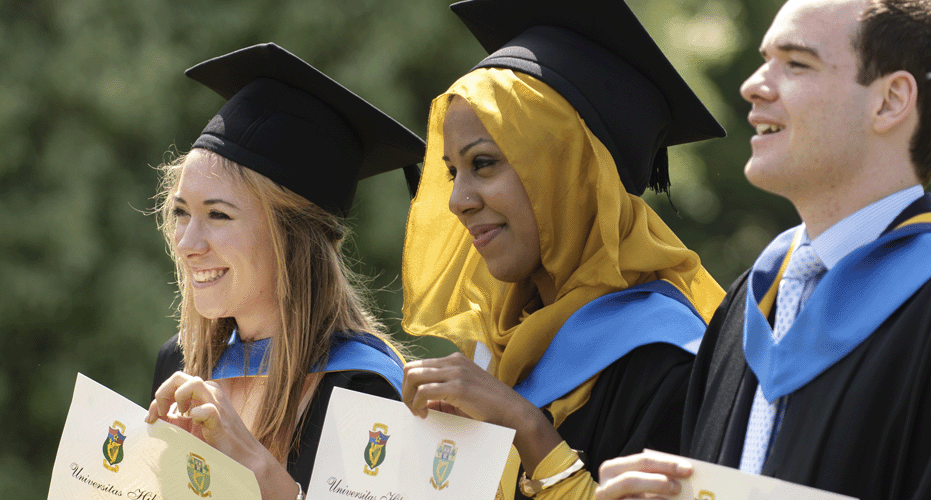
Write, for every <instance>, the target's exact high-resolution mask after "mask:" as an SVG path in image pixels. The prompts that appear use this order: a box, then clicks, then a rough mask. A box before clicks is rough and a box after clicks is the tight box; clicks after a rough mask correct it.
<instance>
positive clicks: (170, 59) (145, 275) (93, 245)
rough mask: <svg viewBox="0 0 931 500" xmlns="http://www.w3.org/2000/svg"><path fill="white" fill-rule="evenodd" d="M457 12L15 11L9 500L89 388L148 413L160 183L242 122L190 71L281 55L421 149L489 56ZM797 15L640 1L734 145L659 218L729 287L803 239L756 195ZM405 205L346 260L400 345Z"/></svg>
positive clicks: (709, 149) (0, 205) (697, 163)
mask: <svg viewBox="0 0 931 500" xmlns="http://www.w3.org/2000/svg"><path fill="white" fill-rule="evenodd" d="M447 3H448V2H447V1H441V0H302V1H294V0H280V1H277V2H256V1H253V0H223V1H218V0H186V1H178V0H162V1H152V0H149V1H129V2H125V1H122V2H120V1H114V0H55V1H51V0H32V1H29V2H16V1H14V2H0V61H2V70H0V137H3V142H2V144H3V147H2V154H0V235H2V236H0V408H2V410H0V442H3V443H4V444H5V446H3V447H2V448H0V498H3V499H8V498H40V497H41V496H43V495H44V494H43V493H42V492H43V491H44V489H45V488H46V485H47V484H48V480H49V475H50V473H51V466H52V460H53V458H54V455H55V452H56V449H57V443H58V440H59V436H60V434H61V429H62V426H63V425H64V419H65V416H66V414H67V411H68V405H69V402H70V399H71V392H72V390H73V384H74V380H75V374H76V372H78V371H81V372H83V373H85V374H87V375H88V376H90V377H92V378H94V379H96V380H98V381H100V382H102V383H104V384H105V385H108V386H110V387H112V388H113V389H115V390H116V391H118V392H120V393H122V394H124V395H126V396H127V397H129V398H131V399H133V400H135V401H136V402H137V403H139V404H140V405H143V406H146V405H147V404H148V397H149V390H150V384H151V373H152V369H153V363H154V356H155V353H156V351H157V349H158V347H159V346H160V345H161V344H162V343H163V342H164V341H165V339H167V338H168V337H169V336H171V335H172V334H173V333H174V328H175V326H174V320H173V319H172V309H171V305H172V303H173V301H174V298H175V295H174V287H173V285H172V283H171V282H172V280H173V277H172V266H171V263H170V261H169V259H168V257H167V255H166V252H165V245H164V243H163V242H162V241H161V239H160V236H159V234H158V233H157V231H156V228H155V221H154V219H153V218H152V217H151V216H147V215H145V212H146V211H147V210H148V209H150V208H152V205H153V200H152V196H153V194H154V192H155V183H156V176H155V172H154V170H153V169H152V168H151V166H154V165H157V164H159V163H161V162H162V161H163V160H164V159H165V158H166V151H168V150H170V149H172V148H174V149H178V150H186V149H187V148H188V147H189V146H190V144H191V143H192V142H193V140H194V139H195V138H196V137H197V135H198V134H199V132H200V130H201V128H202V127H203V126H204V124H206V122H207V120H208V119H209V118H210V117H211V116H213V114H214V113H215V112H216V110H217V109H219V107H220V106H221V105H222V102H223V101H222V99H220V98H219V97H218V96H216V95H214V94H213V93H212V92H210V91H209V90H207V89H206V88H204V87H202V86H200V85H197V84H195V83H194V82H192V81H189V80H188V79H186V78H185V77H184V76H183V70H184V69H185V68H187V67H189V66H191V65H193V64H195V63H197V62H200V61H203V60H205V59H208V58H210V57H214V56H217V55H220V54H223V53H226V52H229V51H231V50H234V49H238V48H241V47H245V46H247V45H251V44H254V43H260V42H266V41H274V42H276V43H278V44H280V45H282V46H284V47H285V48H287V49H289V50H291V51H292V52H294V53H296V54H298V55H299V56H301V57H302V58H304V59H305V60H307V61H308V62H310V63H311V64H314V65H315V66H317V67H318V68H320V69H322V70H323V71H325V72H326V73H328V74H329V75H331V76H332V77H333V78H335V79H336V80H338V81H340V82H342V83H343V84H344V85H346V86H347V87H349V88H350V89H352V90H354V91H355V92H356V93H358V94H360V95H361V96H363V97H365V98H366V99H368V100H369V101H371V102H372V103H373V104H375V105H377V106H379V107H380V108H382V109H383V110H385V111H386V112H388V113H389V114H391V115H393V116H394V117H396V118H397V119H398V120H399V121H400V122H402V123H404V124H406V125H407V126H408V127H410V128H411V129H412V130H414V131H416V132H418V133H420V134H423V132H424V130H425V128H426V124H425V121H426V116H427V111H428V108H429V104H430V100H431V99H432V98H433V97H434V96H436V95H437V94H439V93H440V92H442V91H443V90H444V89H445V88H446V87H447V86H448V85H449V84H450V83H451V82H452V81H454V80H455V79H456V78H457V77H458V76H460V75H461V74H463V73H465V72H466V71H468V70H469V68H471V67H472V65H473V64H475V63H476V62H477V61H478V60H479V59H480V58H481V57H482V56H483V55H484V53H483V51H482V50H481V48H480V47H479V45H478V43H476V42H475V41H474V40H473V39H472V38H471V36H470V35H469V33H468V32H467V30H465V28H464V27H463V26H462V25H461V23H459V21H458V20H457V19H456V17H455V16H454V15H453V14H452V13H451V12H449V10H448V9H447V8H446V6H447ZM779 3H781V2H779V1H777V0H650V1H647V0H631V1H630V4H631V6H632V8H633V9H634V10H635V11H636V13H637V14H638V15H639V16H640V18H641V20H642V21H643V22H644V24H645V25H646V26H647V28H648V29H649V30H650V32H651V33H652V34H653V35H654V37H655V38H656V39H657V41H658V42H659V44H660V46H662V47H663V48H664V49H665V50H666V52H667V54H668V55H669V57H670V59H672V60H673V63H674V64H675V65H676V66H677V67H678V68H679V69H680V71H682V73H683V74H684V75H685V77H686V79H687V80H688V81H689V82H690V84H692V86H693V87H694V88H695V90H696V92H697V93H698V94H699V95H700V96H701V97H702V98H703V99H704V100H705V102H706V103H707V104H708V105H709V107H710V108H711V109H712V111H713V113H714V114H715V116H717V117H718V118H719V120H720V121H721V122H722V123H723V124H724V125H725V127H726V128H727V130H728V132H729V136H728V138H727V139H723V140H716V141H709V142H706V143H702V144H698V145H692V146H685V147H678V148H674V150H673V151H671V162H672V166H673V176H672V178H673V191H672V200H673V202H674V204H675V206H676V207H677V208H678V214H676V213H675V211H674V210H673V208H672V207H671V205H670V204H669V202H668V201H667V200H666V199H665V196H663V197H657V196H648V197H647V198H648V200H649V201H650V203H651V205H653V206H654V207H655V208H656V209H657V210H658V211H659V212H660V214H662V215H663V216H664V218H665V219H666V220H667V221H668V222H669V224H670V225H671V226H672V227H673V229H674V230H675V231H676V232H677V233H678V234H679V235H680V237H681V238H682V239H683V240H684V241H685V242H686V243H687V244H688V245H689V246H691V247H692V248H694V249H696V250H697V251H698V252H699V254H700V255H701V257H702V259H703V261H704V262H705V264H706V266H707V267H708V269H709V270H710V271H711V272H712V274H713V275H714V276H715V277H716V278H717V279H718V280H719V281H720V282H721V284H722V285H723V286H725V287H727V285H728V284H729V283H730V282H731V281H732V280H733V279H734V278H735V277H736V276H737V275H738V274H739V273H740V272H741V271H742V270H743V269H745V268H747V267H748V266H750V265H751V264H752V262H753V259H754V258H755V257H756V255H757V254H758V253H759V252H760V250H761V249H762V248H763V246H764V245H765V244H766V243H767V242H768V241H769V240H770V239H771V238H772V237H773V236H774V235H775V234H776V233H777V232H778V231H779V230H780V229H782V228H785V227H787V226H789V225H792V224H794V223H797V220H798V219H797V216H796V215H795V212H794V210H792V208H791V206H790V205H788V203H787V202H785V201H784V200H781V199H778V198H775V197H773V196H770V195H768V194H765V193H762V192H760V191H759V190H756V189H754V188H752V187H750V186H749V185H748V183H747V182H746V181H745V180H744V178H743V174H742V166H743V164H744V162H745V161H746V158H747V157H748V155H749V145H748V144H749V143H748V139H749V136H750V135H751V130H750V127H749V126H748V125H746V121H745V116H746V112H747V110H748V109H749V107H748V105H747V104H746V103H744V102H743V101H741V100H740V98H739V95H738V87H739V85H740V83H741V82H742V81H743V79H744V78H746V77H747V76H748V75H749V74H750V73H751V72H752V71H753V70H754V69H755V68H756V66H757V65H758V64H759V55H758V54H757V50H756V48H757V45H758V44H759V40H760V38H761V37H762V34H763V32H764V31H765V29H766V27H767V25H768V24H769V22H770V20H771V19H772V16H773V14H774V13H775V11H776V9H777V8H778V4H779ZM408 202H409V200H407V198H406V190H405V188H404V183H403V179H402V176H401V175H400V173H398V174H397V175H394V174H389V175H384V176H381V177H379V178H377V179H375V180H369V181H365V182H363V183H362V185H361V186H360V191H359V196H358V207H357V209H356V211H355V215H354V217H353V221H352V223H353V225H354V226H355V228H356V235H355V237H354V240H353V244H352V245H351V247H350V249H349V250H350V254H351V256H352V257H353V259H354V260H355V261H356V264H355V267H356V269H357V270H359V271H360V272H362V273H364V274H367V275H369V276H373V280H372V286H373V287H374V288H376V289H378V290H379V291H378V293H377V300H378V302H379V305H380V307H381V308H382V309H383V313H384V317H385V319H386V320H387V321H388V323H389V324H390V325H391V327H392V329H393V331H395V332H397V331H398V330H399V327H398V324H399V318H400V306H401V294H400V288H401V286H400V278H399V267H400V251H401V247H402V244H403V231H404V223H405V218H406V213H407V206H408ZM446 352H449V347H448V344H443V343H441V342H425V343H423V346H422V347H418V348H415V353H416V354H418V355H421V356H431V355H438V354H442V353H446Z"/></svg>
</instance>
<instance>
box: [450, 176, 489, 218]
mask: <svg viewBox="0 0 931 500" xmlns="http://www.w3.org/2000/svg"><path fill="white" fill-rule="evenodd" d="M481 205H482V200H481V197H480V196H479V195H478V193H477V192H476V190H475V189H473V188H472V186H471V185H470V183H469V182H467V181H466V180H465V179H462V178H461V177H457V178H456V179H455V180H454V181H453V192H452V193H450V195H449V211H450V212H452V213H454V214H456V215H457V216H458V215H462V214H464V213H466V212H468V211H470V210H475V209H477V208H479V207H481Z"/></svg>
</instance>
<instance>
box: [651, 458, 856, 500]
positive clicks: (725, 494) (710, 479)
mask: <svg viewBox="0 0 931 500" xmlns="http://www.w3.org/2000/svg"><path fill="white" fill-rule="evenodd" d="M644 452H646V453H651V454H655V455H657V456H661V457H662V456H666V457H671V456H673V455H669V454H667V453H662V452H659V451H654V450H644ZM685 460H687V461H688V462H689V463H690V464H692V467H693V471H692V476H691V477H689V478H688V479H684V480H683V479H680V480H679V484H681V485H682V491H680V492H679V494H678V495H677V496H675V497H671V498H672V499H673V500H731V499H747V500H786V499H793V500H857V499H856V498H853V497H848V496H845V495H839V494H837V493H830V492H827V491H824V490H819V489H815V488H811V487H808V486H802V485H800V484H795V483H790V482H787V481H782V480H780V479H775V478H772V477H768V476H760V475H757V474H749V473H746V472H741V471H739V470H737V469H732V468H730V467H725V466H723V465H716V464H710V463H708V462H702V461H700V460H694V459H691V458H686V459H685Z"/></svg>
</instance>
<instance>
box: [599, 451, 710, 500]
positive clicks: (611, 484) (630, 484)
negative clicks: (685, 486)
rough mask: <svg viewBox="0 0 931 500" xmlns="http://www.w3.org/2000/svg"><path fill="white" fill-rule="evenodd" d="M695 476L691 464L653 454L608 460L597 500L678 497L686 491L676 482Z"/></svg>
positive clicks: (604, 465) (639, 454)
mask: <svg viewBox="0 0 931 500" xmlns="http://www.w3.org/2000/svg"><path fill="white" fill-rule="evenodd" d="M691 474H692V465H691V464H689V463H688V462H687V461H685V460H683V459H681V458H677V457H673V456H669V455H665V454H659V453H652V452H649V451H645V452H643V453H638V454H636V455H630V456H626V457H619V458H615V459H612V460H607V461H605V462H604V463H603V464H601V468H600V469H599V471H598V475H599V486H598V488H597V489H596V490H595V499H596V500H615V499H621V498H666V497H665V496H664V495H669V496H674V495H677V494H678V493H679V491H680V490H681V489H682V488H681V486H680V485H679V482H678V481H676V479H685V478H687V477H689V476H690V475H691Z"/></svg>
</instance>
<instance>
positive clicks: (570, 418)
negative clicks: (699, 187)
mask: <svg viewBox="0 0 931 500" xmlns="http://www.w3.org/2000/svg"><path fill="white" fill-rule="evenodd" d="M596 3H597V2H596V1H594V0H587V1H582V2H577V3H576V4H575V5H573V9H575V10H574V11H573V12H569V13H567V12H563V11H564V10H565V9H566V6H565V3H557V2H555V1H539V0H537V1H532V2H531V1H529V0H527V1H514V0H509V1H503V0H498V1H495V0H491V1H476V0H470V1H467V2H462V3H459V4H455V5H454V6H453V9H454V11H456V13H457V14H459V15H460V17H463V18H464V19H465V20H466V23H467V24H468V25H469V27H470V29H472V31H473V33H475V34H476V35H477V37H478V38H479V39H480V41H482V42H483V44H484V45H485V46H486V48H487V49H489V52H494V53H493V54H492V55H491V56H490V57H489V58H487V59H485V60H484V61H483V62H482V63H480V64H479V66H478V67H477V69H474V70H473V71H472V72H470V73H469V74H467V75H465V76H464V77H462V78H460V79H459V80H458V81H457V82H456V83H454V84H453V85H452V87H450V89H449V90H448V91H447V92H446V93H444V94H443V95H441V96H439V97H437V98H436V99H435V100H434V101H433V105H432V107H431V111H430V120H429V129H428V139H427V154H426V158H425V161H424V172H423V178H422V180H421V184H420V187H419V190H418V194H417V197H416V198H415V200H414V202H413V205H412V208H411V214H410V216H409V219H408V227H407V236H406V241H405V249H404V263H403V266H404V268H403V276H404V293H405V306H404V323H403V326H404V328H405V329H406V330H407V331H408V332H410V333H412V334H415V335H435V336H441V337H445V338H448V339H450V340H452V341H454V342H455V343H456V344H457V345H458V346H459V348H460V349H461V350H462V352H463V354H454V355H452V356H450V357H447V358H442V359H434V360H424V361H417V362H412V363H409V364H408V365H407V366H406V368H405V380H404V390H403V398H404V401H405V402H406V403H407V404H408V406H409V407H410V408H411V410H412V411H413V412H414V413H416V414H420V415H425V414H426V411H427V409H428V408H433V409H440V410H443V411H448V412H454V413H459V414H462V415H465V416H468V417H471V418H474V419H477V420H482V421H486V422H491V423H495V424H499V425H504V426H507V427H512V428H514V429H516V431H517V432H516V436H515V440H514V445H515V449H516V452H517V454H519V462H518V456H516V455H514V454H512V459H513V460H512V463H513V467H511V466H509V468H508V470H506V471H505V475H504V477H503V478H502V483H501V488H500V489H499V497H501V498H514V497H515V496H516V497H517V498H523V497H530V496H539V497H543V496H546V497H553V498H557V497H558V498H592V497H593V492H594V488H595V487H596V486H597V485H596V484H595V482H594V480H593V476H592V473H593V472H595V471H596V470H597V467H598V466H599V464H600V463H601V462H602V461H603V460H606V459H608V458H612V457H615V456H618V455H623V454H629V453H635V452H639V451H641V450H642V449H643V448H644V447H649V448H653V449H660V450H663V451H671V452H676V451H678V445H679V443H678V438H679V427H680V422H681V414H682V404H683V401H684V397H685V387H686V382H687V378H688V373H689V369H690V367H691V362H692V358H693V353H694V351H695V349H697V344H698V342H699V341H700V338H701V335H702V333H703V331H704V327H705V322H706V321H707V319H708V318H710V316H711V314H712V312H713V310H714V308H715V307H716V306H717V304H718V302H719V301H720V300H721V298H722V297H723V294H724V292H723V290H721V288H720V287H719V286H718V285H717V283H715V282H714V280H713V279H712V278H711V277H710V276H709V275H708V273H707V272H706V271H705V270H704V269H703V268H702V267H701V265H700V263H699V259H698V256H697V255H696V254H695V253H694V252H692V251H690V250H688V249H687V248H685V247H684V246H683V245H682V243H681V242H680V241H679V239H678V238H676V236H675V235H674V234H673V233H672V231H671V230H670V229H669V228H668V227H667V226H666V225H665V224H664V223H663V221H662V220H661V219H660V218H659V216H658V215H656V214H655V213H654V212H653V211H652V210H651V209H650V208H649V207H648V206H647V205H646V203H645V202H644V201H643V200H642V199H641V198H640V197H639V196H638V195H639V194H640V193H642V192H643V190H644V189H645V187H646V184H647V183H648V182H649V183H650V184H651V185H654V186H658V187H659V188H664V187H666V185H667V183H668V180H667V179H668V177H666V176H665V175H664V174H665V172H666V168H667V165H666V157H665V149H664V148H665V147H666V146H669V145H674V144H680V143H683V142H690V141H694V140H700V139H704V138H708V137H712V136H719V135H721V134H723V130H721V129H720V127H719V126H718V125H717V123H716V122H715V121H714V119H713V118H712V117H711V116H710V114H708V112H707V111H706V110H705V109H704V107H703V106H702V105H701V103H700V102H699V101H698V99H697V98H696V97H695V96H694V94H692V93H691V91H690V90H689V89H688V87H687V85H685V83H684V82H682V80H681V78H680V77H679V76H678V74H677V73H676V72H675V70H674V69H672V67H671V65H669V63H668V61H667V60H666V59H665V57H664V56H663V55H662V53H661V52H660V51H659V49H658V48H656V46H655V44H653V42H652V40H651V39H650V38H649V35H647V34H646V32H645V31H644V30H643V28H642V26H640V24H639V22H638V21H637V20H636V18H635V17H634V16H633V14H632V13H631V12H630V10H629V9H628V8H627V6H626V5H624V4H623V3H620V2H618V3H617V4H615V5H612V6H607V7H606V6H596ZM586 4H590V5H586ZM511 9H513V10H511ZM527 15H532V16H534V18H533V19H526V16H527ZM543 25H546V26H543ZM553 25H556V26H553ZM605 27H607V28H610V29H607V28H605ZM580 33H581V34H580ZM614 33H625V35H624V36H623V37H621V38H620V39H618V35H615V34H614ZM606 37H607V38H606ZM631 38H632V40H631ZM502 45H503V47H502ZM625 46H629V47H636V52H635V53H631V54H628V53H627V52H625V51H624V47H625ZM644 61H646V62H644ZM653 82H657V83H653ZM592 102H595V103H597V104H598V106H597V107H595V106H592V104H591V103H592ZM602 104H603V105H602ZM468 358H472V359H468ZM473 360H474V362H473ZM480 365H481V366H480ZM518 463H519V465H520V466H521V467H522V468H523V471H524V474H523V477H522V479H521V480H520V481H518V480H517V476H518V474H519V469H518V468H517V464H518ZM515 490H516V491H515Z"/></svg>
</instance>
